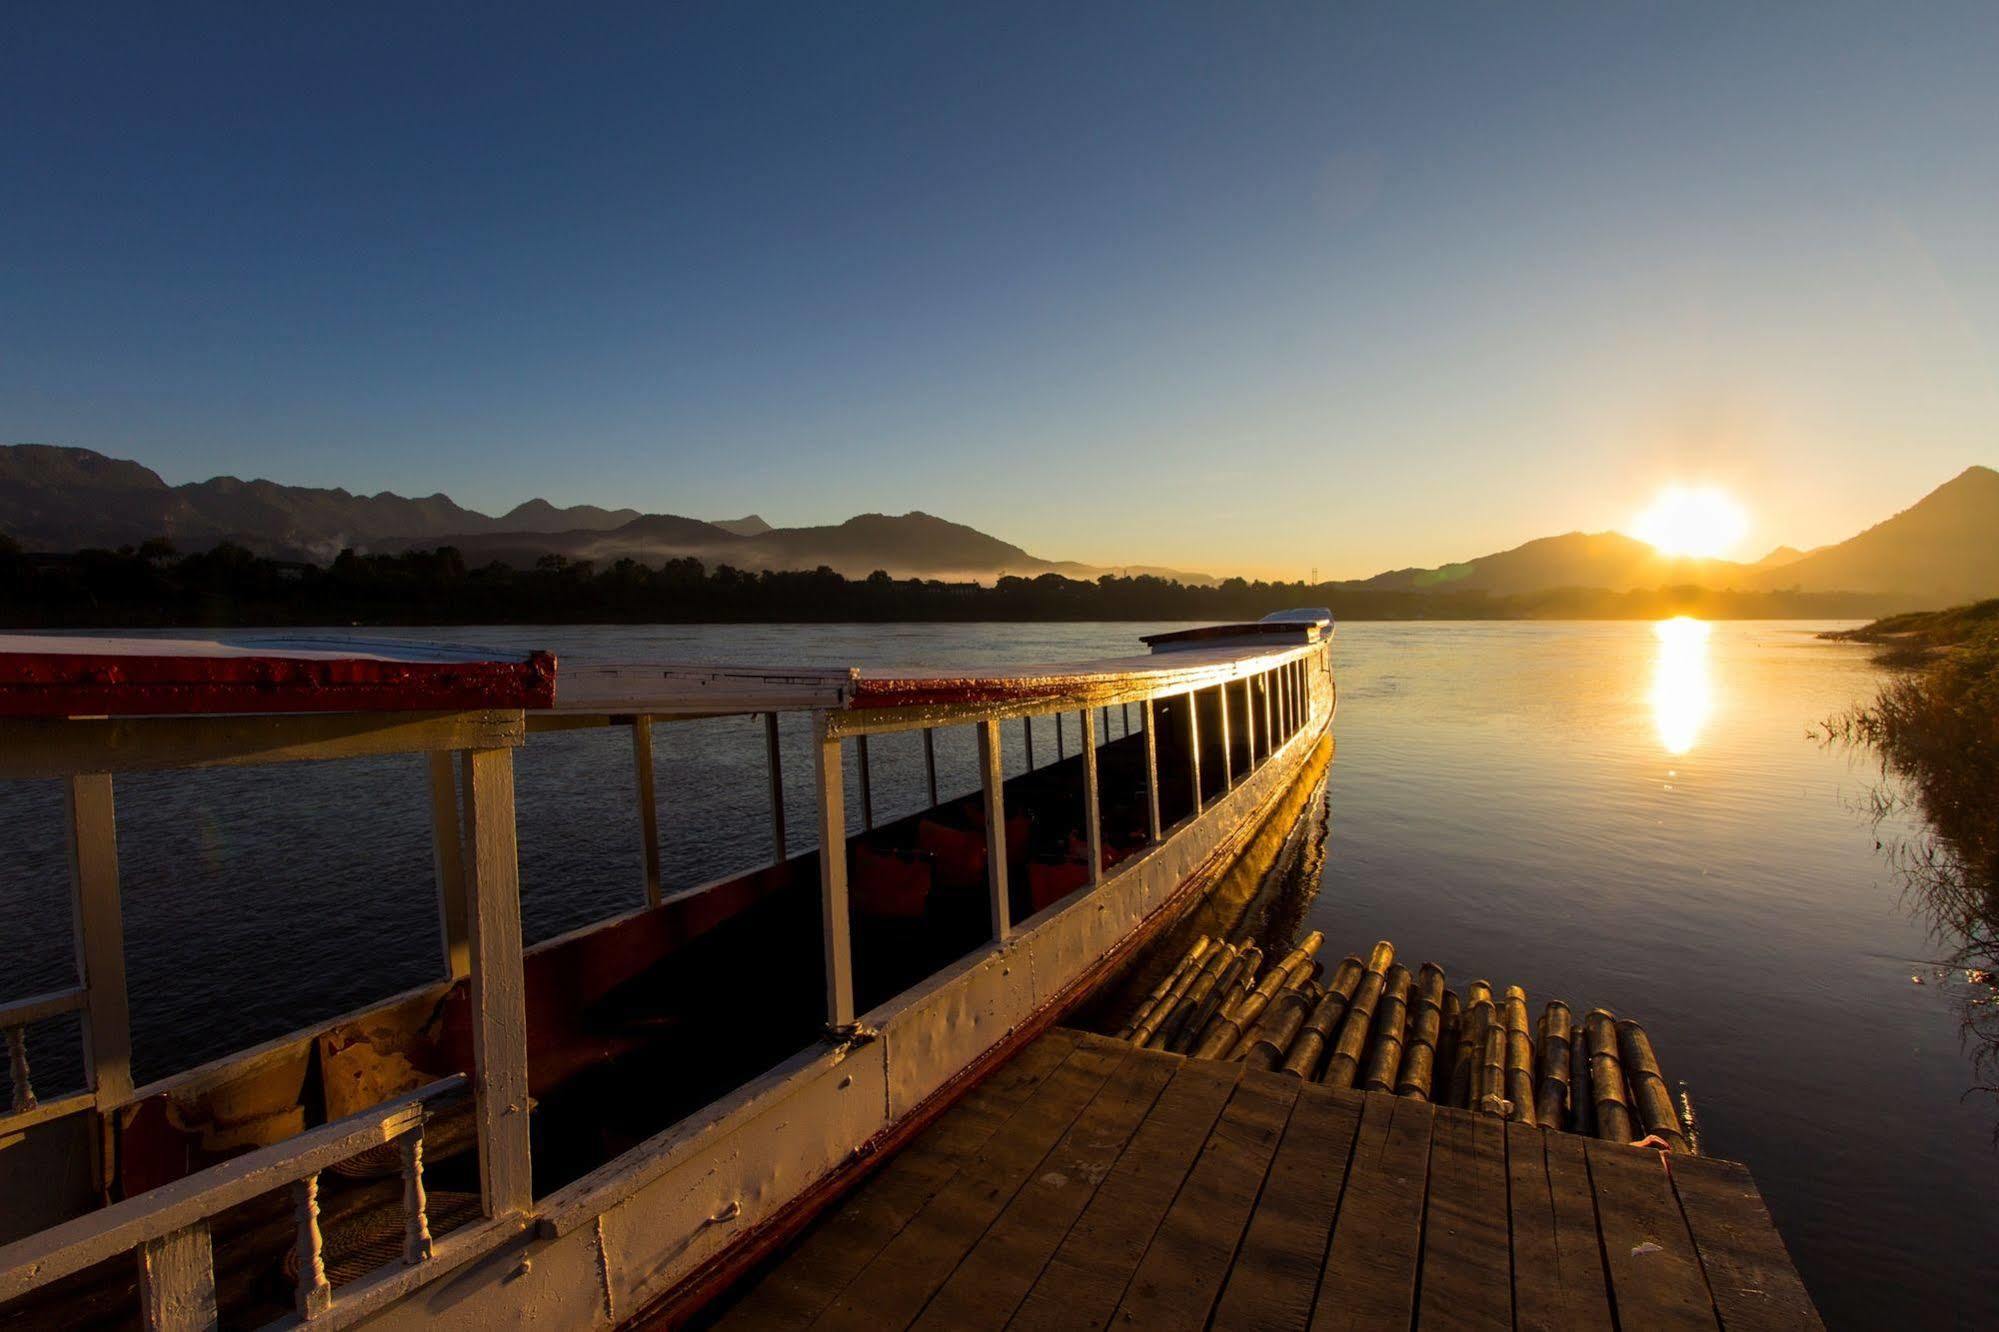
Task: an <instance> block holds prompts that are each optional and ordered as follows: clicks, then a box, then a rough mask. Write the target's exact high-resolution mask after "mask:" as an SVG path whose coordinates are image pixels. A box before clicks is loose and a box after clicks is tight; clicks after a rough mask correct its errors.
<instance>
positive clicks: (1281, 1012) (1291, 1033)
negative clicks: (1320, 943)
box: [1235, 966, 1325, 1069]
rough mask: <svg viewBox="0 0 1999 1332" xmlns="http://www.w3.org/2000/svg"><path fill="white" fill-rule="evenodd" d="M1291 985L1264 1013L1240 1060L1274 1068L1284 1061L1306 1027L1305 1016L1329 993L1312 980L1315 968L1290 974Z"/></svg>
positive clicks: (1278, 994) (1248, 1063)
mask: <svg viewBox="0 0 1999 1332" xmlns="http://www.w3.org/2000/svg"><path fill="white" fill-rule="evenodd" d="M1289 980H1290V981H1292V982H1295V983H1293V984H1288V985H1286V986H1285V988H1284V989H1282V990H1279V991H1278V992H1277V997H1276V998H1274V999H1272V1000H1271V1001H1270V1007H1269V1008H1267V1009H1265V1010H1264V1013H1263V1020H1262V1021H1261V1022H1259V1023H1257V1026H1256V1030H1255V1031H1253V1032H1251V1033H1250V1041H1249V1044H1248V1047H1247V1048H1246V1049H1244V1050H1242V1051H1240V1052H1238V1053H1237V1054H1236V1056H1235V1057H1236V1058H1237V1059H1240V1060H1241V1061H1242V1062H1243V1063H1245V1064H1247V1065H1249V1066H1250V1067H1251V1068H1262V1069H1274V1068H1276V1067H1277V1066H1278V1065H1279V1064H1280V1063H1282V1062H1283V1061H1284V1056H1285V1054H1286V1053H1287V1052H1288V1051H1289V1050H1290V1049H1291V1042H1292V1041H1294V1040H1296V1039H1297V1037H1298V1029H1299V1028H1300V1027H1302V1026H1304V1025H1305V1017H1306V1015H1307V1014H1308V1013H1310V1012H1311V1011H1312V1010H1313V1009H1314V1008H1315V1007H1317V1006H1318V1003H1319V999H1320V996H1321V995H1323V994H1324V993H1325V992H1324V991H1323V990H1321V989H1320V988H1319V985H1318V983H1317V982H1316V981H1314V980H1313V979H1312V978H1311V968H1310V967H1309V966H1307V967H1301V968H1299V969H1298V970H1296V971H1293V972H1291V973H1290V975H1289Z"/></svg>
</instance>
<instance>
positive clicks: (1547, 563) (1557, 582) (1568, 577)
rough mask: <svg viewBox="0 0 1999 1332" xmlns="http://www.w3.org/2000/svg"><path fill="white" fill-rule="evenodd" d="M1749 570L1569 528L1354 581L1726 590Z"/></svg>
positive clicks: (1444, 587) (1370, 584)
mask: <svg viewBox="0 0 1999 1332" xmlns="http://www.w3.org/2000/svg"><path fill="white" fill-rule="evenodd" d="M1748 570H1749V566H1748V565H1745V564H1737V563H1735V562H1733V561H1731V560H1689V559H1678V558H1674V557H1670V556H1666V555H1661V554H1660V553H1659V552H1658V551H1657V550H1655V549H1654V548H1653V547H1652V546H1650V545H1649V544H1647V543H1646V542H1643V541H1640V540H1638V539H1637V538H1636V537H1629V536H1625V535H1624V534H1623V533H1622V532H1570V533H1567V534H1566V535H1563V536H1553V537H1541V538H1540V539H1539V540H1535V541H1529V542H1528V543H1527V544H1526V545H1524V546H1515V547H1514V548H1513V549H1511V550H1503V551H1500V552H1498V553H1497V554H1494V555H1483V556H1480V557H1479V558H1478V559H1475V560H1467V561H1465V562H1464V563H1463V564H1446V565H1443V566H1442V567H1440V568H1436V569H1397V570H1395V571H1394V572H1392V573H1385V574H1376V575H1375V576H1374V577H1373V578H1367V579H1362V580H1360V581H1359V582H1358V583H1357V584H1355V585H1356V586H1359V587H1367V588H1375V589H1380V590H1384V591H1401V590H1410V591H1431V590H1435V591H1458V592H1470V591H1478V592H1486V593H1489V594H1491V595H1492V596H1495V597H1507V596H1514V595H1517V594H1520V593H1525V592H1544V591H1547V590H1549V589H1551V588H1563V587H1602V588H1609V589H1610V590H1611V591H1613V592H1628V591H1630V590H1632V589H1633V588H1655V587H1667V586H1677V585H1679V584H1683V583H1696V584H1699V585H1701V586H1703V587H1717V588H1725V587H1731V586H1735V585H1738V584H1740V583H1741V582H1742V580H1743V578H1744V577H1745V576H1746V574H1747V572H1748Z"/></svg>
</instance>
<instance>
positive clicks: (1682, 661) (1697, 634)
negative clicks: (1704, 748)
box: [1652, 615, 1714, 754]
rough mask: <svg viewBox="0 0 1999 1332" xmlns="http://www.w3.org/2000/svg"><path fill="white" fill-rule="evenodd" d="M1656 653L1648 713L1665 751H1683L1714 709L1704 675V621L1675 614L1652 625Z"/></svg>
mask: <svg viewBox="0 0 1999 1332" xmlns="http://www.w3.org/2000/svg"><path fill="white" fill-rule="evenodd" d="M1652 632H1653V633H1654V634H1656V635H1657V636H1658V639H1659V653H1658V656H1657V657H1655V658H1654V659H1653V666H1652V716H1653V720H1654V721H1655V722H1656V723H1657V725H1658V727H1659V743H1660V744H1662V745H1664V746H1665V747H1666V752H1667V753H1669V754H1684V753H1686V752H1687V751H1688V750H1690V749H1692V748H1693V747H1694V744H1695V742H1696V741H1698V740H1699V739H1700V738H1701V727H1702V726H1703V725H1705V724H1706V723H1707V719H1708V714H1709V713H1710V712H1712V711H1713V710H1714V689H1713V686H1712V685H1711V683H1710V681H1709V677H1708V650H1707V639H1708V623H1707V621H1706V620H1695V619H1690V618H1688V617H1687V616H1684V615H1676V616H1674V617H1673V618H1672V619H1670V620H1661V621H1659V623H1657V624H1655V625H1653V626H1652Z"/></svg>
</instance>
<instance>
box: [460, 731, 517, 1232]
mask: <svg viewBox="0 0 1999 1332" xmlns="http://www.w3.org/2000/svg"><path fill="white" fill-rule="evenodd" d="M460 779H461V784H462V786H463V788H464V793H465V841H466V851H467V854H466V858H465V907H466V919H467V922H468V924H469V926H470V929H469V931H468V937H469V941H470V943H471V952H472V969H471V983H470V991H471V994H470V997H471V1010H472V1065H473V1068H472V1089H473V1093H474V1095H475V1097H476V1116H475V1117H476V1119H477V1121H478V1127H479V1193H480V1200H481V1202H482V1204H483V1207H484V1210H485V1213H486V1215H487V1216H504V1215H507V1214H509V1213H514V1212H522V1211H526V1210H527V1208H528V1206H529V1204H530V1203H531V1202H532V1201H533V1192H534V1185H533V1179H532V1176H531V1174H530V1171H529V1160H528V1044H527V993H526V985H525V982H524V980H523V977H522V971H521V880H520V849H519V846H518V844H517V843H516V840H515V832H514V757H513V753H512V752H511V751H510V750H505V749H472V750H466V751H465V752H464V753H463V755H462V756H461V767H460Z"/></svg>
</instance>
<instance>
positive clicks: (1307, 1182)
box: [1214, 1082, 1363, 1332]
mask: <svg viewBox="0 0 1999 1332" xmlns="http://www.w3.org/2000/svg"><path fill="white" fill-rule="evenodd" d="M1362 1104H1363V1100H1362V1097H1361V1094H1360V1093H1359V1092H1354V1091H1345V1090H1340V1089H1336V1088H1332V1087H1322V1086H1320V1085H1319V1084H1318V1083H1316V1082H1301V1083H1300V1084H1299V1087H1298V1104H1297V1105H1296V1106H1295V1107H1293V1108H1292V1111H1291V1122H1290V1123H1289V1124H1287V1125H1285V1128H1284V1141H1283V1142H1281V1143H1280V1144H1278V1148H1277V1158H1276V1160H1274V1161H1273V1162H1271V1166H1270V1175H1269V1178H1268V1179H1266V1180H1265V1181H1264V1185H1263V1196H1262V1198H1260V1199H1259V1200H1258V1201H1257V1204H1256V1214H1255V1215H1254V1216H1253V1217H1251V1218H1250V1223H1249V1232H1248V1234H1246V1235H1244V1236H1243V1241H1242V1250H1241V1252H1239V1253H1238V1254H1237V1255H1236V1259H1235V1265H1234V1267H1233V1268H1232V1269H1231V1270H1230V1272H1229V1278H1228V1284H1227V1285H1226V1286H1225V1287H1224V1288H1223V1290H1222V1298H1221V1303H1220V1305H1219V1306H1218V1307H1217V1308H1216V1310H1215V1323H1214V1325H1215V1327H1216V1328H1218V1329H1237V1328H1239V1329H1242V1332H1260V1330H1261V1329H1266V1328H1267V1329H1272V1330H1273V1332H1277V1330H1278V1329H1292V1330H1293V1332H1303V1329H1304V1328H1305V1327H1306V1326H1308V1325H1309V1324H1310V1323H1311V1321H1312V1301H1313V1299H1314V1297H1315V1296H1316V1295H1317V1294H1318V1290H1319V1273H1320V1272H1321V1271H1322V1270H1323V1269H1324V1267H1325V1265H1326V1248H1327V1246H1328V1245H1329V1244H1330V1243H1331V1242H1332V1237H1333V1220H1334V1218H1335V1217H1336V1216H1338V1214H1339V1207H1340V1193H1341V1187H1342V1185H1343V1184H1344V1183H1345V1181H1346V1174H1347V1164H1348V1162H1349V1161H1350V1160H1351V1159H1352V1156H1353V1144H1354V1134H1355V1133H1356V1132H1357V1131H1358V1130H1359V1128H1360V1115H1361V1106H1362Z"/></svg>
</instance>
